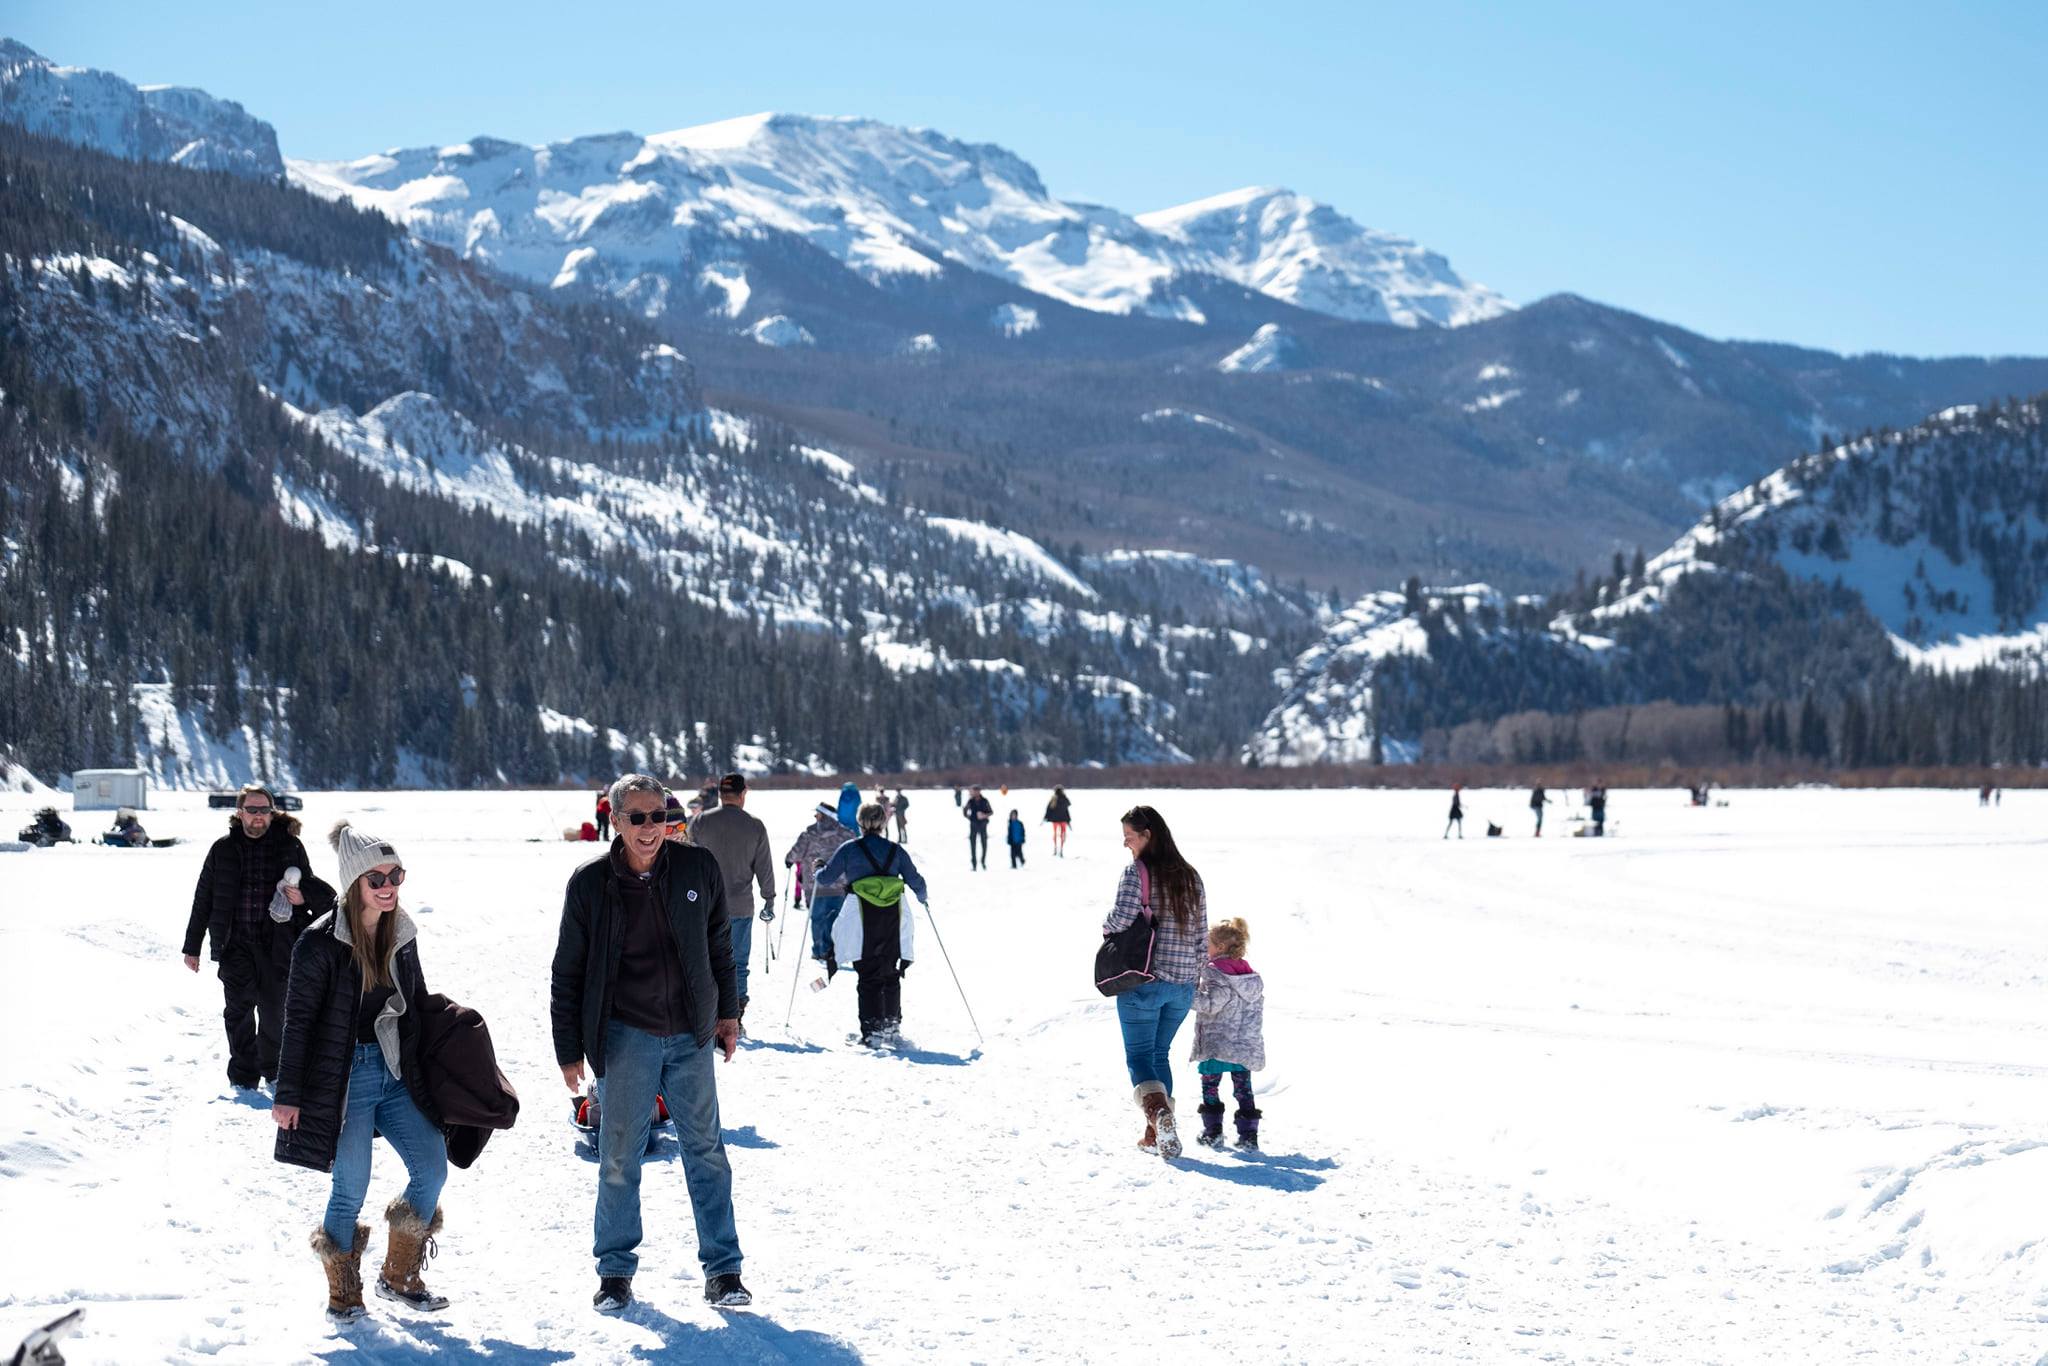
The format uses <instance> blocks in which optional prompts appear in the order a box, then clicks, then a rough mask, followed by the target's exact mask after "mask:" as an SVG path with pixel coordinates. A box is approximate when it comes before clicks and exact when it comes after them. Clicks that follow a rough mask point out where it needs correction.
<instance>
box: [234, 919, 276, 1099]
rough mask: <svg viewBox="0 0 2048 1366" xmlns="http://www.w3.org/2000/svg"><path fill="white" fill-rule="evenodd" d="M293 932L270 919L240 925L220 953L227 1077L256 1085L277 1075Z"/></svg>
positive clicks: (245, 1083)
mask: <svg viewBox="0 0 2048 1366" xmlns="http://www.w3.org/2000/svg"><path fill="white" fill-rule="evenodd" d="M290 954H291V949H290V940H289V937H288V936H287V935H286V934H285V933H284V932H283V931H282V930H274V929H273V927H272V925H271V923H270V922H269V921H267V920H266V921H265V922H263V923H262V924H260V925H257V926H254V927H248V926H243V927H238V928H237V929H236V931H235V933H234V936H233V937H232V938H230V939H229V940H228V946H227V948H225V949H223V950H222V951H221V955H220V985H221V992H222V994H223V995H224V996H225V997H226V1004H225V1008H224V1009H223V1010H222V1011H221V1018H222V1020H223V1021H224V1022H225V1023H226V1025H227V1031H228V1081H229V1082H231V1083H232V1084H234V1085H236V1086H254V1085H255V1084H256V1082H257V1079H258V1078H259V1077H260V1078H262V1079H264V1080H266V1081H270V1080H275V1079H276V1077H277V1050H278V1045H279V1044H280V1043H281V1042H283V1039H284V988H285V982H286V980H287V979H288V978H289V977H290V976H291V957H290Z"/></svg>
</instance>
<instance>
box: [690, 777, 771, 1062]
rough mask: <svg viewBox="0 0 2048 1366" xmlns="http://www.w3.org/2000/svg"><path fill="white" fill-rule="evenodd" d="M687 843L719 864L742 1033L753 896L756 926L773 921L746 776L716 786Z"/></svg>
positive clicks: (763, 843)
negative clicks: (757, 899) (714, 800)
mask: <svg viewBox="0 0 2048 1366" xmlns="http://www.w3.org/2000/svg"><path fill="white" fill-rule="evenodd" d="M690 842H691V843H692V844H698V845H702V846H703V847H704V848H706V849H709V850H710V851H711V856H712V857H713V858H715V859H717V860H718V872H719V876H720V878H721V879H722V880H723V881H724V883H725V913H726V918H727V920H728V921H729V922H730V924H731V926H732V966H733V973H734V976H735V978H736V979H737V981H738V984H739V993H740V1013H739V1021H740V1026H741V1028H742V1029H744V1028H745V1026H746V1022H747V969H748V966H749V964H750V960H752V958H753V956H754V918H755V913H754V891H755V888H757V887H758V888H759V889H760V893H761V910H760V920H761V923H762V924H764V925H766V924H770V923H773V921H774V919H775V859H774V856H773V855H771V854H770V853H769V852H768V827H767V826H765V825H763V824H761V818H760V817H758V816H756V815H754V814H753V813H752V812H750V811H748V810H747V780H746V777H745V775H743V774H739V773H728V774H726V775H725V776H724V777H723V778H720V779H719V780H718V805H717V806H715V807H713V808H711V809H710V810H709V811H706V812H704V813H703V814H702V815H700V816H698V817H697V818H696V819H695V820H693V821H691V822H690Z"/></svg>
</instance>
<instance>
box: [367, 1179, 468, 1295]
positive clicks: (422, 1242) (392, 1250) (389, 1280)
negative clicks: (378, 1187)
mask: <svg viewBox="0 0 2048 1366" xmlns="http://www.w3.org/2000/svg"><path fill="white" fill-rule="evenodd" d="M384 1217H385V1219H386V1220H388V1221H389V1222H390V1225H391V1234H390V1241H389V1245H388V1246H387V1247H386V1248H385V1249H384V1270H383V1273H382V1274H381V1275H379V1276H378V1277H377V1293H378V1294H379V1295H382V1296H383V1297H384V1298H385V1299H387V1300H397V1301H398V1302H399V1303H400V1304H403V1305H405V1306H406V1307H408V1308H410V1309H417V1310H420V1311H421V1312H423V1313H432V1312H435V1311H437V1310H442V1309H446V1308H447V1307H448V1300H447V1297H445V1296H442V1295H436V1294H434V1293H433V1292H432V1291H431V1290H428V1289H427V1283H426V1282H425V1281H423V1280H421V1279H420V1268H421V1267H423V1266H424V1265H426V1262H427V1259H428V1258H429V1257H432V1256H433V1255H434V1254H435V1253H436V1252H438V1251H440V1248H439V1245H438V1244H436V1243H435V1242H434V1235H435V1234H437V1233H439V1232H440V1231H441V1211H440V1210H439V1209H436V1210H435V1211H434V1218H433V1220H432V1222H429V1221H427V1220H425V1219H422V1218H420V1216H419V1212H418V1211H416V1210H415V1209H413V1207H412V1206H411V1205H410V1204H408V1203H407V1202H406V1199H405V1197H404V1196H402V1195H401V1196H399V1197H398V1198H396V1199H395V1200H393V1201H392V1202H391V1204H390V1205H389V1206H388V1207H387V1208H386V1209H385V1211H384ZM358 1293H361V1292H360V1291H358Z"/></svg>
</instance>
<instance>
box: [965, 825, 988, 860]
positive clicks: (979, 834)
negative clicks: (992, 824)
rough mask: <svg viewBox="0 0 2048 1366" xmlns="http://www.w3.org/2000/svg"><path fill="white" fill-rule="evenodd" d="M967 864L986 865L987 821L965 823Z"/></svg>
mask: <svg viewBox="0 0 2048 1366" xmlns="http://www.w3.org/2000/svg"><path fill="white" fill-rule="evenodd" d="M967 866H968V867H969V868H986V867H988V822H987V821H969V822H968V823H967Z"/></svg>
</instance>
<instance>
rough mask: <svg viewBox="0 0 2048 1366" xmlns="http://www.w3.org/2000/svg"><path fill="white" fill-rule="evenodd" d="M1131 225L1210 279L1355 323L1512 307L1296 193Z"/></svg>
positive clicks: (1245, 197)
mask: <svg viewBox="0 0 2048 1366" xmlns="http://www.w3.org/2000/svg"><path fill="white" fill-rule="evenodd" d="M1137 221H1138V222H1139V223H1141V224H1143V225H1144V226H1146V227H1147V228H1150V229H1152V230H1153V231H1154V232H1157V233H1160V234H1162V235H1163V236H1165V237H1167V238H1170V239H1171V240H1173V241H1175V242H1178V243H1181V244H1183V245H1184V246H1185V247H1187V248H1188V249H1190V250H1192V251H1194V252H1196V253H1199V254H1200V256H1201V257H1202V258H1203V259H1204V260H1205V261H1206V262H1207V263H1208V269H1209V270H1210V271H1211V272H1213V273H1215V274H1218V275H1221V276H1223V277H1224V278H1226V279H1230V280H1235V281H1237V282H1238V283H1240V284H1243V285H1245V286H1247V287H1249V288H1251V289H1255V290H1258V291H1259V292H1260V293H1262V294H1270V295H1272V296H1273V297H1274V298H1276V299H1285V300H1286V301H1287V302H1288V303H1291V304H1295V305H1297V306H1299V307H1301V308H1306V309H1311V310H1313V311H1315V312H1318V313H1327V314H1330V315H1331V316H1333V317H1338V318H1345V319H1349V320H1351V321H1353V322H1375V323H1392V324H1394V325H1396V326H1399V327H1458V326H1462V325H1463V324H1465V323H1474V322H1480V321H1482V320H1484V319H1486V318H1492V317H1496V316H1498V315H1500V314H1502V313H1505V312H1507V311H1508V310H1509V309H1510V308H1511V307H1513V305H1511V304H1509V303H1508V301H1507V300H1505V299H1503V298H1501V297H1500V295H1498V294H1496V293H1494V292H1493V291H1492V290H1490V289H1488V288H1487V287H1486V286H1484V285H1479V284H1473V283H1471V282H1469V281H1467V280H1465V279H1463V278H1461V277H1460V276H1459V275H1458V273H1457V272H1456V271H1454V270H1452V269H1451V266H1450V262H1448V261H1446V260H1445V259H1444V258H1443V257H1442V256H1440V255H1438V254H1437V253H1435V252H1433V251H1426V250H1424V249H1423V248H1421V247H1419V246H1417V245H1416V244H1415V243H1414V242H1413V241H1411V240H1409V239H1408V238H1406V237H1400V236H1397V235H1395V234H1393V233H1388V232H1379V231H1376V230H1374V229H1371V228H1366V227H1362V226H1360V225H1359V224H1358V223H1355V222H1353V221H1352V220H1351V219H1349V218H1346V217H1345V216H1344V215H1343V214H1341V213H1339V212H1337V211H1336V210H1335V209H1333V208H1331V207H1330V206H1329V205H1327V204H1322V203H1318V202H1317V201H1316V200H1313V199H1309V198H1307V197H1306V196H1304V195H1298V194H1296V193H1294V192H1293V191H1292V190H1286V189H1279V188H1275V187H1272V186H1252V187H1249V188H1246V189H1241V190H1232V191H1230V192H1229V193H1227V194H1220V195H1214V196H1212V197H1210V198H1208V199H1198V200H1196V201H1194V202H1193V203H1190V204H1182V205H1179V206H1177V207H1175V208H1170V209H1160V210H1157V211H1156V212H1153V213H1147V214H1140V215H1139V216H1138V220H1137Z"/></svg>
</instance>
